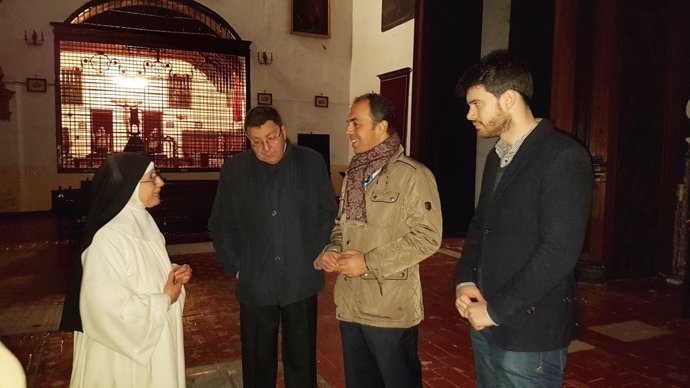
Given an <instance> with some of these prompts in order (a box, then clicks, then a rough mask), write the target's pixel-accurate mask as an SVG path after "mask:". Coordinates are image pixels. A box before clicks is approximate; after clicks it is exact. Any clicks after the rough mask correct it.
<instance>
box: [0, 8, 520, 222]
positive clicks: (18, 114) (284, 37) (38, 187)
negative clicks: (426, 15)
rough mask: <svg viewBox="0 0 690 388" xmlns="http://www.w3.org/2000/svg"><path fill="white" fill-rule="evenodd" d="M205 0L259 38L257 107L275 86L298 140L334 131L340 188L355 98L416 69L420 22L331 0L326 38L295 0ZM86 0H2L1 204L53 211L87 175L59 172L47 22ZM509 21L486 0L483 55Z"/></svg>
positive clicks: (502, 39)
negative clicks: (38, 84)
mask: <svg viewBox="0 0 690 388" xmlns="http://www.w3.org/2000/svg"><path fill="white" fill-rule="evenodd" d="M199 2H200V3H201V4H203V5H204V6H206V7H208V8H209V9H211V10H213V11H214V12H216V13H218V14H219V15H220V16H221V17H223V18H225V20H226V21H227V22H228V23H229V24H230V25H231V26H232V27H233V28H234V29H235V30H236V31H237V33H238V34H239V35H240V36H241V37H242V39H244V40H248V41H252V42H253V43H252V45H251V55H252V63H251V88H252V90H251V92H252V101H251V103H252V105H254V104H255V103H256V93H257V92H263V91H265V92H269V93H272V94H273V103H274V104H275V105H276V106H277V107H278V108H279V109H280V111H281V113H282V115H283V117H284V119H285V121H286V123H287V126H288V136H289V138H290V139H291V140H292V141H295V140H296V138H297V133H300V132H305V133H309V132H313V133H327V134H330V135H331V163H332V164H333V165H334V167H336V168H335V169H334V177H333V178H334V182H335V183H334V186H335V187H339V176H338V174H337V171H338V167H341V168H342V167H344V166H347V164H348V162H349V159H350V157H351V155H352V151H351V147H350V146H349V142H348V141H347V137H346V136H345V134H344V132H345V119H346V117H347V113H348V111H349V105H350V102H351V101H352V99H353V98H354V97H356V96H358V95H360V94H363V93H367V92H371V91H374V92H378V91H379V79H378V77H377V75H378V74H382V73H386V72H389V71H392V70H397V69H400V68H404V67H412V63H413V47H414V43H413V42H414V20H411V21H408V22H406V23H403V24H401V25H399V26H396V27H395V28H393V29H390V30H388V31H386V32H381V1H374V0H331V37H330V38H328V39H322V38H314V37H307V36H299V35H293V34H291V33H290V19H289V13H290V9H289V7H290V2H289V1H277V0H245V1H227V0H200V1H199ZM83 4H84V0H60V1H53V0H32V1H2V2H0V27H1V29H2V33H0V67H2V69H3V71H4V73H5V76H4V79H3V81H4V82H5V86H6V87H7V88H8V89H10V90H13V91H15V92H16V94H15V96H14V97H13V98H12V100H11V102H10V111H11V112H13V113H12V117H11V119H10V121H0V212H19V211H37V210H48V209H49V208H50V191H51V190H53V189H56V188H57V187H58V186H62V187H67V186H72V187H77V186H78V185H79V182H80V181H81V180H82V179H84V178H85V177H87V176H89V174H57V167H56V166H57V162H56V151H55V148H56V145H55V139H56V135H55V102H54V93H55V89H54V83H55V79H54V73H53V34H52V27H51V26H50V24H49V23H50V22H51V21H64V20H65V19H66V18H67V16H69V15H70V14H71V13H72V12H73V11H74V10H76V9H77V8H79V7H80V6H81V5H83ZM37 10H40V12H38V11H37ZM509 19H510V0H484V25H483V30H484V34H483V36H482V53H483V54H484V53H487V52H489V51H491V50H493V49H496V48H504V47H507V46H508V26H509ZM34 29H35V30H36V31H38V32H39V33H40V32H43V34H44V36H45V38H46V42H45V43H44V44H43V45H42V46H39V47H32V46H28V45H27V44H26V43H25V42H24V39H23V37H24V30H27V31H28V32H29V33H31V31H32V30H34ZM257 51H269V52H272V53H273V58H274V62H273V64H271V65H270V66H262V65H259V63H258V62H257V61H256V52H257ZM413 72H414V69H413ZM29 77H37V78H46V79H47V80H48V90H47V92H46V93H28V92H26V87H25V80H26V78H29ZM321 94H323V95H324V96H328V97H329V107H328V108H316V107H314V96H315V95H321ZM411 94H412V93H410V96H411ZM410 98H411V97H410ZM408 105H411V104H408ZM408 115H409V112H408ZM408 117H409V116H408ZM408 122H410V120H408ZM407 132H408V134H409V132H410V131H409V128H408V131H407ZM406 143H407V142H406ZM492 145H493V141H492V140H484V141H483V140H480V141H478V144H477V172H478V173H477V178H476V181H477V185H476V187H477V189H478V188H479V187H480V184H479V183H480V180H481V171H482V170H483V167H484V160H485V156H486V154H487V152H488V151H489V150H490V149H491V146H492ZM181 177H184V178H186V179H212V178H215V177H217V173H195V174H185V175H184V176H178V174H171V178H173V179H175V178H181Z"/></svg>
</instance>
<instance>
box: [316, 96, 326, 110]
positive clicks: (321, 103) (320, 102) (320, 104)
mask: <svg viewBox="0 0 690 388" xmlns="http://www.w3.org/2000/svg"><path fill="white" fill-rule="evenodd" d="M314 106H315V107H317V108H328V97H327V96H314Z"/></svg>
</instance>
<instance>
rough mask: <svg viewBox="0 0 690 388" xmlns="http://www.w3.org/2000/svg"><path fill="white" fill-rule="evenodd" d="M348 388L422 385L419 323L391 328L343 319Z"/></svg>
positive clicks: (341, 324)
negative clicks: (418, 352) (401, 327)
mask: <svg viewBox="0 0 690 388" xmlns="http://www.w3.org/2000/svg"><path fill="white" fill-rule="evenodd" d="M340 336H341V340H342V342H343V360H344V361H345V385H346V386H347V388H384V387H385V388H388V387H391V388H422V367H421V364H420V362H419V357H418V356H417V341H418V340H417V337H418V333H417V326H413V327H410V328H407V329H390V328H382V327H373V326H367V325H360V324H357V323H350V322H342V321H341V322H340Z"/></svg>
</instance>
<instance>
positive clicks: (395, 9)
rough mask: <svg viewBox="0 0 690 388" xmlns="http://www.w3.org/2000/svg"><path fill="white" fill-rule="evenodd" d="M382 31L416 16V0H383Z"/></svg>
mask: <svg viewBox="0 0 690 388" xmlns="http://www.w3.org/2000/svg"><path fill="white" fill-rule="evenodd" d="M381 1H382V4H381V31H382V32H383V31H388V30H390V29H391V28H393V27H395V26H397V25H400V24H403V23H405V22H406V21H408V20H411V19H413V18H414V2H415V0H381Z"/></svg>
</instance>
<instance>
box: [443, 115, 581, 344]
mask: <svg viewBox="0 0 690 388" xmlns="http://www.w3.org/2000/svg"><path fill="white" fill-rule="evenodd" d="M499 169H500V160H499V157H498V155H496V153H495V152H493V151H491V152H490V153H489V155H488V157H487V160H486V166H485V168H484V175H483V178H482V179H483V181H482V190H481V194H480V197H479V202H478V205H477V209H476V212H475V215H474V217H473V218H472V222H471V223H470V228H469V231H468V235H467V241H466V244H465V247H464V252H463V255H462V258H461V260H460V263H459V265H458V270H457V274H456V285H458V284H460V283H463V282H474V283H475V284H476V285H477V287H478V288H479V290H480V291H481V293H482V295H483V296H484V298H485V299H486V300H487V302H488V312H489V315H490V316H491V318H492V319H493V320H494V321H495V322H496V323H497V324H498V325H499V326H494V327H490V328H487V329H486V330H485V333H486V335H487V338H488V340H489V341H491V342H492V343H494V344H495V345H496V346H498V347H500V348H502V349H505V350H510V351H522V352H524V351H549V350H555V349H560V348H563V347H565V346H567V345H568V343H569V342H570V341H571V340H572V339H573V338H575V337H577V335H578V334H579V322H578V318H577V301H576V290H575V280H574V268H575V265H576V263H577V260H578V258H579V255H580V253H581V250H582V246H583V242H584V238H585V232H586V229H587V219H588V217H589V210H590V204H591V198H592V188H593V182H594V179H593V170H592V164H591V157H590V155H589V153H588V152H587V150H586V149H585V148H584V147H583V146H582V145H581V144H580V143H579V142H577V141H576V140H575V139H573V138H571V137H570V136H568V135H566V134H563V133H560V132H558V131H556V130H555V129H554V127H553V124H552V123H551V122H550V121H548V120H542V121H541V122H540V123H539V124H538V125H537V127H536V128H535V129H534V130H533V131H532V133H530V134H529V135H528V136H527V138H526V139H525V141H524V143H523V144H522V146H521V147H520V149H519V150H518V152H517V154H516V155H515V157H514V158H513V160H512V162H511V163H510V164H509V165H508V166H506V167H505V171H504V172H503V176H502V178H501V179H500V181H499V183H498V186H496V190H495V191H494V190H493V188H494V185H495V182H496V174H497V171H498V170H499Z"/></svg>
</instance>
